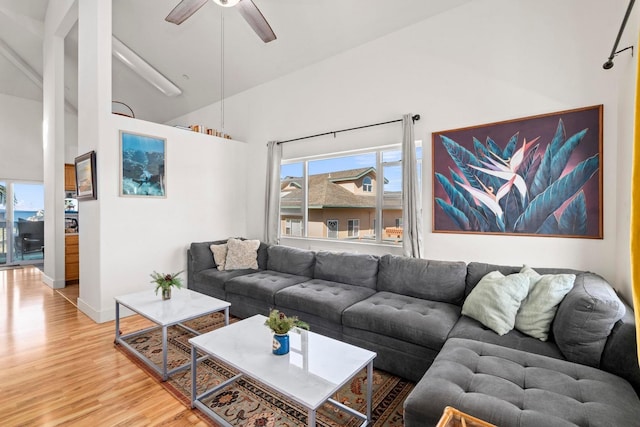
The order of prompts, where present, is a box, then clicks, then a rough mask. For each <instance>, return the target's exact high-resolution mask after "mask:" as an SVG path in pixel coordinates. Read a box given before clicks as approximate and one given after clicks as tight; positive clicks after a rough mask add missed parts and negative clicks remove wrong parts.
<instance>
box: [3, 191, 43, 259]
mask: <svg viewBox="0 0 640 427" xmlns="http://www.w3.org/2000/svg"><path fill="white" fill-rule="evenodd" d="M0 186H1V187H0V263H2V264H32V263H34V262H36V263H40V262H42V260H43V259H44V186H43V185H42V184H39V183H38V184H31V183H23V182H11V181H5V182H0Z"/></svg>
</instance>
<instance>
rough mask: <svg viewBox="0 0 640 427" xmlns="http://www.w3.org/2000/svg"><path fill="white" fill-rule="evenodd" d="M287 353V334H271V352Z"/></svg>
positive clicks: (280, 354) (279, 354)
mask: <svg viewBox="0 0 640 427" xmlns="http://www.w3.org/2000/svg"><path fill="white" fill-rule="evenodd" d="M287 353H289V334H273V354H277V355H278V356H282V355H283V354H287Z"/></svg>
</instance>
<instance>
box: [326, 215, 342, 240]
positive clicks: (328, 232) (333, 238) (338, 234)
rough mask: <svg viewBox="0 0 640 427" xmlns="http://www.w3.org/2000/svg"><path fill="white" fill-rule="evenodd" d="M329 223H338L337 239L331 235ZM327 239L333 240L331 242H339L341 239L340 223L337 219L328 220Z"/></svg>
mask: <svg viewBox="0 0 640 427" xmlns="http://www.w3.org/2000/svg"><path fill="white" fill-rule="evenodd" d="M329 221H335V222H336V231H335V233H336V237H331V236H330V233H331V228H329ZM327 239H331V240H339V239H340V221H339V220H337V219H328V220H327Z"/></svg>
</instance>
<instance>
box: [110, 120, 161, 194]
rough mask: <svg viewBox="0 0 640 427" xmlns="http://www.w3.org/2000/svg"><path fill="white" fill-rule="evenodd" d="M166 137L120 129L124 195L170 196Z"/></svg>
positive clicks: (121, 176)
mask: <svg viewBox="0 0 640 427" xmlns="http://www.w3.org/2000/svg"><path fill="white" fill-rule="evenodd" d="M166 143H167V141H166V139H164V138H158V137H154V136H149V135H140V134H135V133H129V132H124V131H120V195H121V196H124V197H166V184H165V182H166V181H165V180H166V167H165V165H166V145H167V144H166Z"/></svg>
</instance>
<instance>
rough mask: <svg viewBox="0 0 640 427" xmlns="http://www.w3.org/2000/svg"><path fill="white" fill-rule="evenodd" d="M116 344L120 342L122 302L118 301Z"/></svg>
mask: <svg viewBox="0 0 640 427" xmlns="http://www.w3.org/2000/svg"><path fill="white" fill-rule="evenodd" d="M114 342H115V343H116V344H118V343H119V342H120V303H119V302H118V301H116V340H115V341H114Z"/></svg>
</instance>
